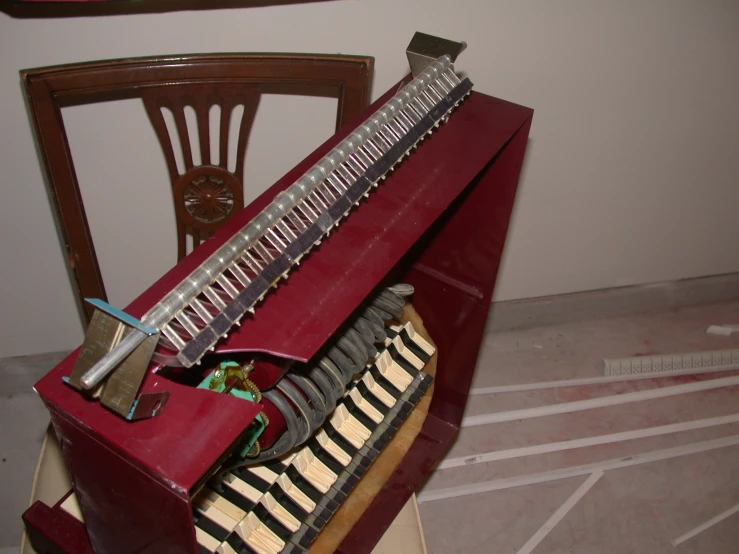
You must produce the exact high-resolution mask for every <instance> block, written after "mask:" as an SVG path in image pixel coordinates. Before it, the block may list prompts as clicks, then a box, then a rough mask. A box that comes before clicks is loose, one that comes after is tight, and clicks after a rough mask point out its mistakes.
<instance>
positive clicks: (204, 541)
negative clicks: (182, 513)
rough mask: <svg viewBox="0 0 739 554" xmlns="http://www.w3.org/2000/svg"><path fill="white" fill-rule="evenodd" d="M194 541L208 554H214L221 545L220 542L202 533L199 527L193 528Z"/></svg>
mask: <svg viewBox="0 0 739 554" xmlns="http://www.w3.org/2000/svg"><path fill="white" fill-rule="evenodd" d="M195 540H196V541H197V543H198V544H199V545H200V546H202V547H203V548H204V549H205V550H207V551H208V552H212V553H213V554H216V553H217V552H218V547H219V546H220V545H221V541H219V540H218V539H214V538H213V537H211V536H210V535H209V534H208V533H206V532H205V531H203V530H202V529H201V528H200V527H197V526H195Z"/></svg>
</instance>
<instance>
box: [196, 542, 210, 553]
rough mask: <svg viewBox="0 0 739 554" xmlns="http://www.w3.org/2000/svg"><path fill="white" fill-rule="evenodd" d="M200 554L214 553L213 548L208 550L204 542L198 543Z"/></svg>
mask: <svg viewBox="0 0 739 554" xmlns="http://www.w3.org/2000/svg"><path fill="white" fill-rule="evenodd" d="M198 554H213V551H212V550H208V549H207V548H205V547H204V546H203V545H202V544H199V545H198Z"/></svg>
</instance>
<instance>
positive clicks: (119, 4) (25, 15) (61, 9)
mask: <svg viewBox="0 0 739 554" xmlns="http://www.w3.org/2000/svg"><path fill="white" fill-rule="evenodd" d="M326 1H329V0H83V1H80V0H76V1H73V0H44V1H40V0H0V11H3V12H5V13H6V14H8V15H9V16H11V17H16V18H22V19H34V18H39V19H42V18H51V17H90V16H101V15H131V14H142V13H165V12H175V11H185V10H213V9H224V8H225V9H228V8H262V7H266V6H284V5H289V4H309V3H315V2H326Z"/></svg>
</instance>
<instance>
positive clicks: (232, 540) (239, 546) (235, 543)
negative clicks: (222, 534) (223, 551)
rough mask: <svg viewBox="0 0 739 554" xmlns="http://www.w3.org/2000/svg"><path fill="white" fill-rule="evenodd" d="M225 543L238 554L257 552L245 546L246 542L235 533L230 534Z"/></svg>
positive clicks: (254, 553)
mask: <svg viewBox="0 0 739 554" xmlns="http://www.w3.org/2000/svg"><path fill="white" fill-rule="evenodd" d="M226 542H227V543H228V544H229V546H231V548H233V549H234V550H235V551H236V552H238V554H257V551H256V550H254V549H253V548H252V547H250V546H249V545H248V544H246V541H244V539H242V538H241V536H240V535H239V534H238V533H237V532H236V531H234V532H232V533H231V534H230V535H229V536H228V538H227V539H226Z"/></svg>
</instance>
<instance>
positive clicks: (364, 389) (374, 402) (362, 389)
mask: <svg viewBox="0 0 739 554" xmlns="http://www.w3.org/2000/svg"><path fill="white" fill-rule="evenodd" d="M356 388H357V390H358V391H359V394H361V395H362V398H364V399H365V400H366V401H367V402H369V405H370V406H372V407H373V408H374V409H375V410H377V411H378V412H380V413H381V414H382V415H383V417H384V416H386V415H387V413H388V412H389V411H390V408H388V407H387V405H386V404H385V403H384V402H381V401H380V400H379V399H378V398H377V397H376V396H375V395H374V394H372V391H370V390H369V387H368V386H367V383H365V382H364V381H361V380H360V381H358V382H357V384H356Z"/></svg>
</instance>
